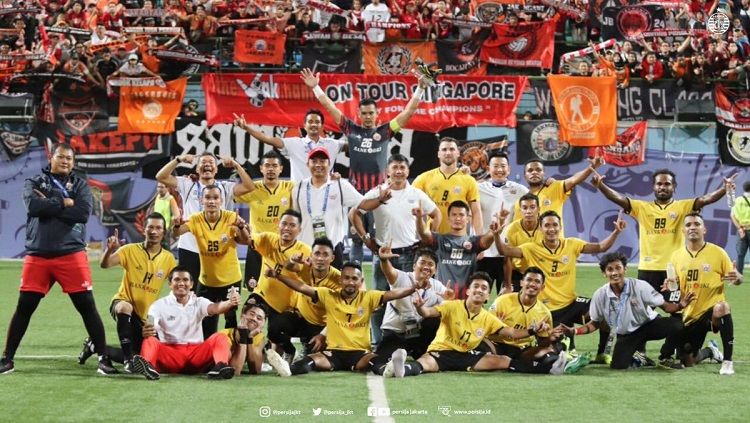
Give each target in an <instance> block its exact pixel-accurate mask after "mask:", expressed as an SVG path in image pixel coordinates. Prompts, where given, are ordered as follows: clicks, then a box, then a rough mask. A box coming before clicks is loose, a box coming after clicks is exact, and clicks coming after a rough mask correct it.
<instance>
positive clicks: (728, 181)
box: [724, 173, 739, 191]
mask: <svg viewBox="0 0 750 423" xmlns="http://www.w3.org/2000/svg"><path fill="white" fill-rule="evenodd" d="M737 175H739V173H734V174H733V175H732V176H730V177H728V178H724V188H725V189H726V190H727V191H730V190H735V189H736V188H737V187H736V185H735V183H734V178H736V177H737Z"/></svg>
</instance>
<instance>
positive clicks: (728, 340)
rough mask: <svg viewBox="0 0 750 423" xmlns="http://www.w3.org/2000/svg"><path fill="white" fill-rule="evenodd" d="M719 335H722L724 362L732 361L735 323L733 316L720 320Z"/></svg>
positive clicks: (728, 315)
mask: <svg viewBox="0 0 750 423" xmlns="http://www.w3.org/2000/svg"><path fill="white" fill-rule="evenodd" d="M719 334H720V335H721V346H722V349H723V351H722V352H723V353H724V361H732V353H733V352H734V322H733V321H732V315H731V314H727V315H726V316H724V317H721V318H719Z"/></svg>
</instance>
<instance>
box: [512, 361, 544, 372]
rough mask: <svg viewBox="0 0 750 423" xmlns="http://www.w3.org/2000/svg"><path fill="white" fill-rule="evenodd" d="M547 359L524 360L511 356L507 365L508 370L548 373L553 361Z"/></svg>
mask: <svg viewBox="0 0 750 423" xmlns="http://www.w3.org/2000/svg"><path fill="white" fill-rule="evenodd" d="M548 361H549V360H544V362H539V361H526V360H519V359H516V358H513V359H511V360H510V364H509V365H508V371H510V372H516V373H549V371H550V369H551V368H552V363H554V361H553V362H552V363H549V362H548Z"/></svg>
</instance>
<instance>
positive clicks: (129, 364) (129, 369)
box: [123, 360, 135, 374]
mask: <svg viewBox="0 0 750 423" xmlns="http://www.w3.org/2000/svg"><path fill="white" fill-rule="evenodd" d="M123 371H125V373H128V374H133V373H135V370H133V360H128V361H126V362H125V365H124V366H123Z"/></svg>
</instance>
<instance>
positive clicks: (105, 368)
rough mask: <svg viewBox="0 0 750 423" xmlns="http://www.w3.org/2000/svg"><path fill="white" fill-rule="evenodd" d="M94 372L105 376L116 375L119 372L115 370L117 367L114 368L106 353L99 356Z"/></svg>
mask: <svg viewBox="0 0 750 423" xmlns="http://www.w3.org/2000/svg"><path fill="white" fill-rule="evenodd" d="M96 372H97V373H99V374H100V375H105V376H110V375H116V374H118V373H120V372H118V371H117V369H115V366H113V365H112V360H110V359H109V357H108V356H106V355H100V356H99V365H98V367H97V369H96Z"/></svg>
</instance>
